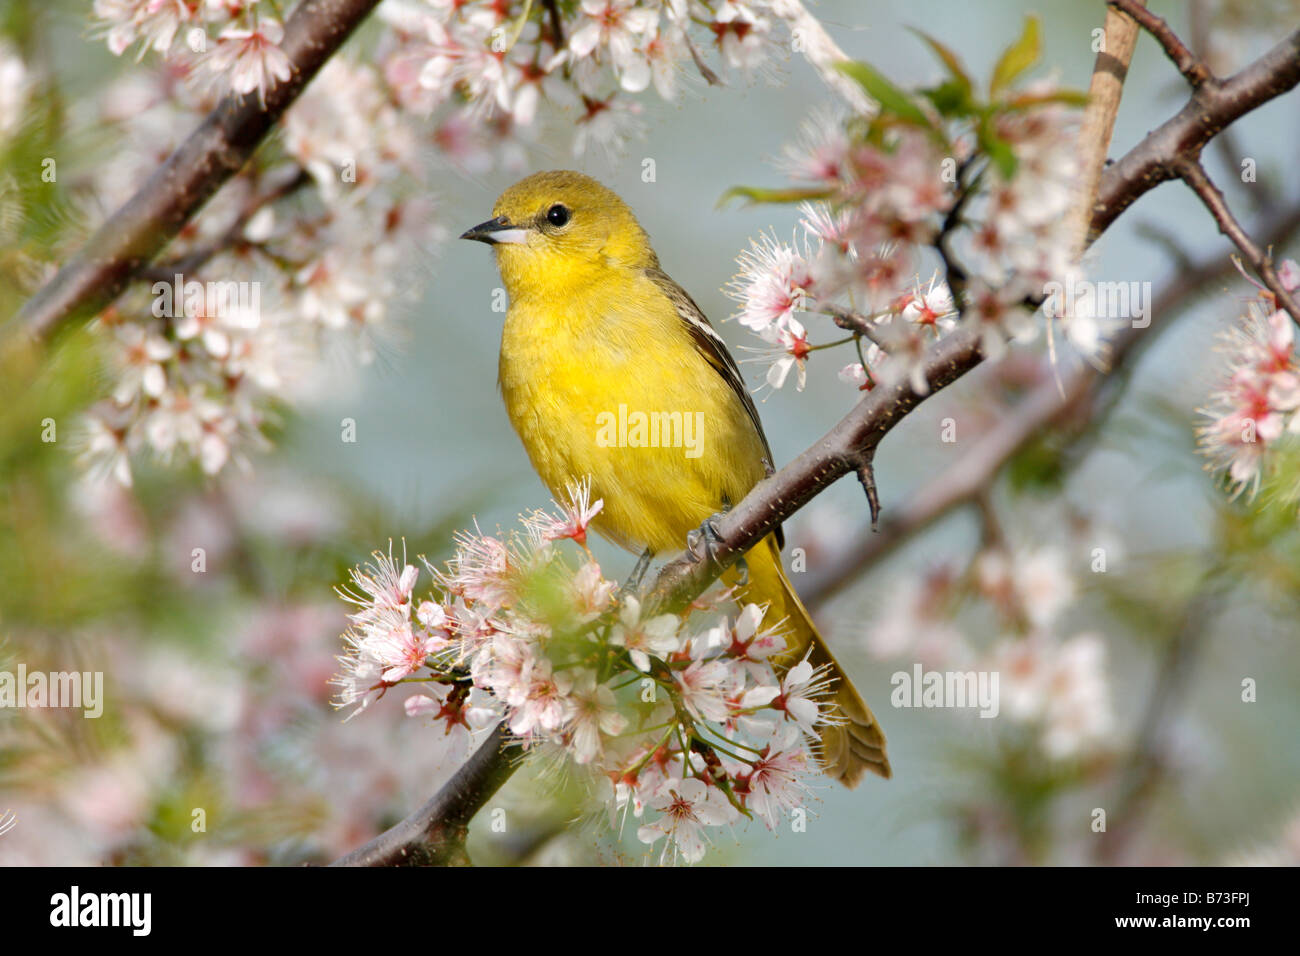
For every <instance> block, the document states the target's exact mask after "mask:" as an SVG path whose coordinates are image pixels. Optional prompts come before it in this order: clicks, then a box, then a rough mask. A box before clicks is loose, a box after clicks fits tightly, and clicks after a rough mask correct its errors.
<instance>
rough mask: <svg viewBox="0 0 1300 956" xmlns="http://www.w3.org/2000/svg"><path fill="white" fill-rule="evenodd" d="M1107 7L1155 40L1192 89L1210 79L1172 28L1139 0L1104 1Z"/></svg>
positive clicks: (1202, 65) (1201, 63) (1203, 67)
mask: <svg viewBox="0 0 1300 956" xmlns="http://www.w3.org/2000/svg"><path fill="white" fill-rule="evenodd" d="M1106 5H1107V6H1108V7H1113V8H1114V9H1116V10H1122V11H1123V12H1124V13H1125V14H1127V15H1128V16H1130V17H1132V18H1133V19H1134V20H1136V21H1137V23H1138V25H1139V26H1141V27H1142V29H1143V30H1146V31H1147V33H1149V34H1151V36H1152V37H1154V38H1155V41H1156V42H1157V43H1159V44H1160V45H1161V46H1162V47H1164V50H1165V54H1166V55H1167V56H1168V57H1169V59H1171V60H1173V62H1174V66H1176V67H1178V72H1179V73H1181V74H1183V76H1185V77H1186V78H1187V82H1188V83H1190V84H1191V86H1192V89H1196V88H1197V87H1198V86H1200V85H1201V84H1202V83H1204V82H1205V81H1206V80H1209V79H1212V78H1213V77H1212V75H1211V73H1210V69H1209V67H1207V66H1206V65H1205V63H1204V61H1202V60H1201V58H1200V57H1198V56H1197V55H1196V54H1195V53H1193V52H1192V51H1191V50H1189V49H1188V48H1187V44H1185V43H1183V41H1182V40H1180V39H1178V34H1176V33H1174V31H1173V28H1172V27H1170V26H1169V24H1168V23H1166V22H1165V21H1164V20H1163V19H1161V18H1160V17H1158V16H1156V15H1155V14H1154V13H1152V12H1151V11H1150V10H1148V9H1147V8H1146V6H1145V5H1144V4H1143V3H1142V2H1139V0H1106Z"/></svg>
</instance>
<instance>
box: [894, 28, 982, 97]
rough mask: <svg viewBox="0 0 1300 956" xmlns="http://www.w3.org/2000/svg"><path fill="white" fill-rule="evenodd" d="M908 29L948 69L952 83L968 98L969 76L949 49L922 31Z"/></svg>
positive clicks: (969, 89)
mask: <svg viewBox="0 0 1300 956" xmlns="http://www.w3.org/2000/svg"><path fill="white" fill-rule="evenodd" d="M908 29H909V30H911V31H912V32H913V33H915V34H916V35H917V36H918V37H920V38H921V41H922V42H923V43H925V45H926V46H928V47H929V48H930V49H931V50H933V51H934V55H935V56H937V57H938V58H939V59H940V61H942V63H943V65H944V66H946V67H947V68H948V76H949V77H951V79H952V82H953V83H954V84H956V85H957V86H959V87H961V88H962V89H964V90H965V92H966V95H967V96H968V97H969V96H970V92H971V80H970V74H969V73H967V72H966V68H965V67H964V66H962V62H961V60H960V59H959V58H958V57H957V54H956V53H954V52H953V51H952V50H951V49H950V48H948V47H946V46H944V45H943V44H942V43H940V42H939V41H938V40H936V39H935V38H934V37H932V36H930V34H928V33H926V32H925V31H924V30H918V29H916V27H908ZM945 85H946V84H945Z"/></svg>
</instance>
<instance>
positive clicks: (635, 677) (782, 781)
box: [335, 485, 836, 862]
mask: <svg viewBox="0 0 1300 956" xmlns="http://www.w3.org/2000/svg"><path fill="white" fill-rule="evenodd" d="M601 504H602V503H601V502H599V501H597V502H595V503H592V502H590V500H589V493H588V488H587V486H586V485H575V486H572V487H571V488H570V497H569V500H568V501H567V502H566V503H565V504H563V505H561V506H560V513H559V514H554V513H551V512H537V513H534V514H532V515H529V516H527V517H526V518H525V519H524V521H523V523H522V529H521V530H518V531H515V532H514V533H512V534H510V535H508V536H494V535H487V534H483V533H481V532H480V531H478V530H477V529H476V530H475V531H474V532H469V533H464V534H462V535H461V536H460V538H459V541H458V548H457V550H456V553H455V555H454V557H453V558H452V559H451V560H450V561H449V562H447V564H446V565H445V566H442V567H436V568H435V567H433V566H429V565H427V563H426V567H427V569H428V571H429V572H430V574H431V575H432V578H433V582H434V587H435V591H434V593H432V594H431V595H430V596H429V597H428V598H426V599H423V600H419V599H417V597H416V586H417V583H418V579H419V576H420V571H419V569H418V568H416V567H415V566H414V565H410V564H406V563H405V562H404V561H402V562H399V561H396V560H394V559H393V557H392V555H391V549H390V553H389V554H383V553H379V552H377V553H376V554H375V555H374V559H373V561H372V562H371V563H370V564H368V565H366V566H365V567H363V568H358V569H355V570H354V571H353V573H352V583H351V586H350V587H349V589H347V590H345V591H343V592H341V593H343V594H344V596H345V597H346V598H347V599H348V600H350V601H351V602H352V603H353V604H355V605H356V606H357V610H356V611H355V612H354V613H352V614H351V615H350V620H351V622H352V626H351V628H350V629H349V631H348V633H347V634H346V635H345V636H344V638H345V642H346V645H347V653H346V654H345V655H344V656H343V657H342V658H341V662H342V668H341V672H340V674H339V675H338V677H337V678H336V680H335V683H336V686H337V687H338V691H339V692H338V698H337V702H338V704H339V706H341V707H350V708H352V709H353V712H354V713H356V712H359V711H361V710H364V709H366V708H367V707H369V706H370V705H371V704H372V703H373V702H374V701H376V700H378V699H379V698H381V697H383V696H385V695H386V694H387V693H388V692H389V691H390V690H392V689H393V688H394V687H397V686H399V685H410V686H411V687H412V688H413V689H416V690H418V691H419V693H416V694H413V695H412V696H410V697H408V698H407V699H406V701H405V702H404V706H405V709H406V713H407V714H409V715H410V716H412V717H416V718H419V719H424V720H429V721H431V722H432V723H434V724H435V725H436V726H438V727H439V728H440V730H441V732H442V733H443V734H445V735H455V736H458V737H461V738H465V739H469V738H470V737H471V736H472V735H473V734H474V733H475V732H476V731H479V730H481V729H482V728H484V727H486V726H488V725H490V724H492V723H495V722H497V721H504V722H505V725H506V727H508V729H509V732H510V734H511V735H512V736H513V737H514V738H515V739H517V740H518V741H520V742H522V744H523V745H524V746H525V748H527V749H528V750H537V751H541V752H545V753H548V754H551V755H552V756H556V757H560V758H562V760H563V763H564V766H567V767H570V768H572V769H573V770H574V771H575V772H582V773H584V774H586V775H587V776H588V777H589V779H590V780H591V781H592V782H593V783H596V784H598V785H599V789H600V791H601V792H603V793H604V794H605V798H606V801H607V803H608V806H609V809H610V813H611V816H612V817H613V818H615V819H617V818H618V817H619V816H620V815H621V817H622V819H623V820H626V818H627V817H628V816H629V815H630V816H632V817H633V818H634V819H636V820H637V821H639V825H638V828H637V836H638V837H639V839H640V840H641V841H642V842H644V843H647V844H654V843H657V842H658V841H659V840H660V839H665V838H666V839H665V842H664V845H663V849H662V850H661V852H660V857H659V858H660V861H661V862H662V861H665V860H669V859H681V860H684V861H687V862H696V861H698V860H700V859H701V858H702V857H703V856H704V853H705V850H706V846H707V844H708V842H709V841H710V834H711V833H714V832H716V828H719V827H726V826H728V825H730V824H733V823H736V822H738V821H739V820H740V819H741V818H742V817H752V816H754V815H757V816H758V817H759V818H761V819H762V820H763V822H764V823H766V824H767V826H768V827H769V828H772V829H776V828H777V827H778V826H779V825H780V823H781V821H782V820H783V819H784V818H785V817H786V816H787V815H788V814H789V812H790V811H791V810H793V809H794V808H796V807H798V806H800V805H801V804H802V802H803V801H804V799H805V798H806V797H807V795H808V794H809V792H810V791H809V787H808V782H807V780H808V778H809V777H810V776H811V775H814V774H816V773H817V772H818V770H819V764H818V759H817V756H816V753H815V751H816V741H817V735H818V732H819V728H820V727H821V726H822V725H824V724H826V723H828V722H830V721H833V720H835V719H836V717H835V716H834V715H833V714H832V713H831V711H830V709H829V706H828V704H827V703H826V702H825V699H824V698H825V696H826V694H827V692H828V690H829V686H828V684H829V678H828V676H827V674H826V673H825V671H824V669H822V668H815V667H813V666H812V665H811V664H810V663H808V662H807V661H806V660H803V661H797V662H792V661H790V660H788V652H787V645H786V638H785V637H784V635H783V634H782V632H781V631H780V629H779V628H778V627H777V626H765V622H764V611H765V609H764V608H763V607H760V606H758V605H755V604H748V605H745V606H744V607H743V609H741V610H740V612H739V614H738V615H736V616H735V617H734V619H733V618H730V617H725V616H724V617H722V618H721V619H717V618H711V620H713V621H716V623H712V625H711V626H708V627H703V628H700V627H692V626H691V625H690V622H689V620H688V618H686V617H683V616H679V615H675V614H667V613H663V614H653V613H650V612H649V611H647V610H646V609H645V608H643V607H642V605H641V604H640V602H639V601H638V599H637V597H636V596H635V595H634V594H631V593H625V592H623V591H622V590H621V589H620V588H619V587H618V585H616V584H615V583H614V582H613V581H610V580H608V579H606V578H605V576H604V575H603V574H602V573H601V569H600V567H599V565H598V564H597V563H596V561H595V560H594V559H593V558H592V556H591V555H590V553H589V552H587V551H586V549H585V546H582V545H579V547H580V548H581V550H580V552H579V553H580V554H581V559H580V563H578V565H577V566H576V567H574V566H573V565H572V564H571V562H570V561H569V560H568V559H567V557H566V556H565V554H564V553H563V552H562V550H561V549H560V548H559V547H558V546H557V542H558V541H560V540H563V539H570V540H573V541H575V542H581V541H583V540H585V536H586V532H587V526H588V523H589V522H590V520H591V518H592V517H593V516H594V515H595V514H596V513H598V512H599V510H600V508H601ZM727 596H728V595H726V594H724V595H722V596H721V597H720V598H718V599H717V600H721V599H724V598H726V597H727ZM717 600H715V599H714V598H712V597H710V598H709V599H707V600H705V601H702V602H698V603H697V606H698V607H699V608H700V609H711V608H713V607H715V606H716V603H717ZM783 655H785V656H783Z"/></svg>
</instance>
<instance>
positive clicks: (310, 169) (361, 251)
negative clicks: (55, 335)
mask: <svg viewBox="0 0 1300 956" xmlns="http://www.w3.org/2000/svg"><path fill="white" fill-rule="evenodd" d="M210 107H211V97H210V94H207V93H202V92H200V93H192V92H187V91H186V90H185V88H184V87H183V86H180V87H178V86H177V77H176V76H174V75H172V73H171V72H169V71H164V72H161V73H158V74H153V75H146V76H129V77H127V78H124V79H122V80H120V81H118V82H116V83H114V84H113V85H111V86H110V87H109V88H108V89H107V90H106V92H105V94H104V95H103V97H102V98H101V100H100V102H99V104H98V112H99V115H100V118H101V121H107V122H109V123H112V124H114V125H115V126H116V127H117V128H118V130H119V132H120V134H121V137H122V140H123V142H125V143H127V144H128V149H127V150H125V151H124V161H123V162H120V163H112V164H106V165H105V166H104V167H103V168H102V170H101V171H100V173H99V175H98V178H97V180H96V182H95V184H94V185H95V194H96V197H97V198H98V200H99V203H100V205H101V206H103V207H105V208H111V207H112V206H115V205H118V204H119V203H121V202H123V201H125V199H126V198H127V197H128V196H129V195H130V194H131V192H133V191H134V189H135V188H137V187H138V185H139V183H140V182H141V181H142V180H143V179H144V178H145V177H146V176H147V175H148V174H149V173H150V172H152V169H153V166H154V164H155V163H157V162H158V161H160V159H161V158H162V157H164V156H165V155H166V154H167V152H168V150H169V149H170V147H171V145H173V144H172V143H171V142H170V141H169V140H167V139H166V138H165V137H166V135H168V134H171V135H177V134H181V133H183V131H185V130H188V129H189V128H190V127H191V126H192V125H197V123H198V122H199V120H200V118H201V117H202V115H204V113H205V112H206V111H207V110H208V109H209V108H210ZM130 144H139V146H140V148H139V149H134V148H130ZM145 144H151V145H150V146H146V145H145ZM159 146H161V147H163V148H161V149H160V148H159ZM418 155H419V137H418V135H417V133H416V131H415V129H414V124H413V123H412V121H411V120H410V119H409V118H408V117H407V116H406V115H405V114H404V113H403V112H402V111H401V110H399V109H398V108H397V107H395V106H394V105H392V103H391V102H390V101H389V98H388V96H387V93H386V91H385V89H384V86H383V82H382V79H381V78H380V76H379V75H378V73H377V71H376V70H375V69H373V68H372V67H370V66H367V65H365V64H362V63H354V62H351V61H349V60H347V59H345V58H342V57H335V58H334V59H333V60H331V61H330V63H328V64H327V65H326V66H325V67H324V68H323V69H322V70H321V72H320V74H319V75H318V76H317V78H316V81H315V83H313V85H312V86H311V87H310V88H309V89H308V90H307V91H306V92H305V93H304V94H303V96H302V98H301V99H300V101H299V102H298V103H297V104H296V106H295V109H294V110H293V111H292V112H290V113H289V115H288V116H287V117H286V120H285V124H284V136H283V139H282V141H281V142H279V143H278V144H277V148H276V149H274V150H270V151H267V152H266V153H265V154H264V158H263V159H262V160H261V161H260V162H259V163H257V164H256V165H254V166H252V167H250V168H249V169H247V170H245V171H244V172H243V173H241V175H240V176H238V177H237V178H236V179H234V180H233V181H232V182H231V183H230V184H228V185H227V187H226V188H225V189H223V190H222V191H221V192H220V193H219V194H218V196H217V197H215V199H214V200H213V202H212V203H211V204H210V205H209V207H208V209H207V210H205V213H204V215H203V216H202V217H200V218H199V219H198V220H197V221H196V222H195V223H194V224H193V225H192V226H190V227H187V229H186V230H185V231H184V232H183V233H182V234H181V236H180V237H179V238H178V239H177V240H176V241H175V242H174V243H173V244H172V245H171V247H170V248H169V258H168V259H167V260H165V261H164V262H161V263H159V264H158V265H157V266H156V267H155V268H154V269H153V270H152V271H151V273H150V274H149V276H148V277H147V279H146V281H145V282H143V283H140V284H138V285H136V286H135V287H133V288H132V289H131V290H129V291H128V292H127V293H126V294H125V295H124V296H123V297H122V298H121V299H119V300H118V302H117V303H115V305H114V306H113V307H112V308H110V309H109V310H107V311H106V312H104V313H102V314H101V315H100V317H99V319H98V320H97V322H96V323H95V325H94V328H95V331H96V332H97V333H98V334H99V335H100V336H102V338H103V340H104V342H105V345H106V353H107V356H108V361H109V362H110V364H111V371H110V374H111V377H112V380H113V383H114V385H113V388H112V390H111V393H110V394H109V395H108V396H107V397H106V398H105V399H104V400H103V401H102V402H100V403H99V405H98V406H96V407H95V408H94V409H92V410H91V411H90V413H89V415H88V416H87V421H86V428H85V433H86V435H85V441H84V455H83V458H84V461H85V462H86V463H87V465H88V467H90V468H91V469H93V470H103V471H107V472H108V473H111V474H112V475H114V476H115V477H116V478H117V479H118V480H119V481H121V482H122V483H124V484H128V483H130V481H131V475H132V465H131V461H132V459H133V458H134V457H136V456H138V455H139V454H141V453H145V452H148V453H151V454H152V455H153V456H154V457H156V458H158V459H160V460H162V461H170V460H172V459H173V458H177V457H179V458H182V459H184V460H193V461H195V462H197V463H198V464H199V465H200V467H201V469H202V470H203V472H205V473H206V474H209V475H211V474H216V473H217V472H219V471H221V470H222V469H223V468H225V467H226V465H227V464H228V463H230V462H232V461H233V462H244V461H246V460H247V456H246V452H247V451H248V450H249V449H252V448H256V447H258V446H259V445H261V444H263V443H264V439H263V429H264V428H265V426H266V424H267V422H268V417H269V415H270V414H271V413H272V411H273V409H274V406H275V404H276V403H277V402H281V401H293V400H299V399H302V398H304V397H307V396H309V395H311V394H312V392H313V389H316V390H319V388H320V384H321V377H320V369H321V367H322V365H323V362H322V360H323V358H324V356H325V355H326V353H327V352H328V351H329V350H330V349H331V348H334V347H339V346H341V345H346V347H347V350H348V351H349V353H351V354H352V355H354V356H356V357H357V358H358V359H359V360H360V361H361V362H363V363H364V362H366V361H369V360H370V358H371V357H372V356H373V354H374V349H375V342H376V339H377V338H381V337H382V335H383V334H384V329H385V327H386V320H387V318H388V315H389V311H390V307H391V305H392V304H393V302H394V301H395V300H397V299H398V298H399V297H400V296H401V295H403V294H405V293H407V292H410V291H411V290H408V289H404V288H401V287H399V285H398V284H397V283H398V277H399V276H401V275H402V274H403V272H404V271H405V270H404V268H403V265H404V263H409V262H411V261H414V260H415V258H416V257H418V256H421V255H424V254H427V253H428V249H429V247H430V246H431V244H432V243H433V242H434V241H435V240H436V239H437V238H438V237H439V236H440V235H441V233H442V230H441V228H440V227H439V225H438V223H437V221H436V219H434V218H433V217H432V216H431V214H430V209H429V202H428V201H427V200H426V199H425V198H423V197H422V195H421V190H420V188H419V183H420V178H421V168H420V165H419V163H418V161H417V157H418ZM132 160H134V161H132Z"/></svg>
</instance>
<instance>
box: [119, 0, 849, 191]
mask: <svg viewBox="0 0 1300 956" xmlns="http://www.w3.org/2000/svg"><path fill="white" fill-rule="evenodd" d="M278 11H279V7H277V6H275V5H274V4H272V3H270V2H269V0H96V2H95V16H96V18H97V20H98V21H99V23H100V24H101V25H102V26H103V28H104V34H105V37H106V40H107V43H108V47H109V49H110V50H111V51H112V52H113V53H114V54H118V55H120V54H123V53H125V52H126V51H127V50H129V49H130V48H132V47H137V48H138V49H139V51H140V55H141V56H143V55H144V53H145V52H147V51H153V52H155V53H157V54H159V55H160V56H161V57H163V58H166V59H169V60H174V61H181V62H190V63H193V64H194V65H195V67H196V69H195V71H194V73H195V77H196V78H197V79H199V80H201V81H203V82H206V83H208V84H210V85H215V86H214V88H216V89H218V90H219V91H220V92H233V93H236V94H239V95H255V96H258V97H260V98H262V99H263V100H265V97H266V95H267V93H268V92H269V91H270V90H272V89H274V88H275V87H276V86H277V85H278V84H280V83H283V82H284V81H286V80H287V79H289V77H290V76H291V75H292V71H293V64H292V61H291V60H290V58H289V56H288V55H287V54H286V52H285V50H284V46H283V41H284V34H285V30H284V26H283V25H282V23H281V21H280V19H278V15H279V14H278ZM379 17H380V18H381V20H382V21H383V23H384V25H385V30H384V31H383V34H382V36H381V38H380V40H379V42H378V47H377V63H378V64H379V68H380V71H381V73H382V74H383V76H384V78H385V80H386V82H387V83H388V84H389V85H390V86H391V88H392V90H393V92H394V95H395V97H396V100H397V102H399V103H401V104H402V106H403V107H405V108H409V109H411V110H413V111H415V112H417V113H419V114H420V115H422V116H428V115H429V114H431V113H433V112H434V111H435V110H440V115H439V119H438V123H439V126H440V134H441V136H442V139H443V142H444V144H445V145H447V146H448V147H449V152H451V153H453V155H455V156H456V158H458V159H459V160H461V161H463V162H465V163H466V164H467V165H470V164H473V163H474V162H476V161H478V160H480V159H487V160H488V161H489V162H490V161H491V160H490V157H488V156H486V155H485V153H487V152H488V150H487V149H486V147H488V146H489V145H491V144H492V143H493V141H494V140H500V139H501V138H502V137H506V138H514V137H515V136H516V135H517V134H518V132H519V131H521V130H526V129H528V128H529V127H531V126H533V124H534V122H535V120H536V119H537V115H538V106H539V104H540V103H542V102H543V101H547V102H549V103H550V104H551V105H552V106H553V107H554V108H555V109H556V110H557V111H558V112H567V113H568V114H570V116H571V117H572V119H573V121H574V123H575V125H576V138H575V144H574V145H575V149H576V151H577V152H579V153H582V152H583V151H584V150H585V149H586V148H587V147H588V146H590V145H594V146H598V147H601V148H606V149H617V148H618V147H619V145H620V144H621V143H623V142H624V141H625V140H626V138H627V137H628V136H629V135H630V134H631V133H633V132H635V131H636V129H637V127H638V124H639V120H638V114H639V112H640V108H639V106H638V104H637V103H636V101H635V100H633V99H629V98H628V96H629V95H635V94H639V93H642V92H644V91H646V90H648V89H650V88H652V87H653V89H654V91H655V92H656V93H657V94H658V95H659V96H660V97H662V98H663V99H665V100H673V99H675V98H676V97H677V95H678V93H679V91H680V89H681V88H682V86H683V82H684V80H685V78H686V76H688V75H689V74H692V73H696V74H698V75H699V76H700V78H701V79H702V80H705V81H707V82H710V83H713V82H718V81H719V76H718V72H717V71H721V72H722V73H728V72H730V73H733V74H737V75H740V76H746V77H747V76H752V75H754V74H755V73H756V72H758V71H760V70H761V69H762V68H763V67H764V66H765V65H766V64H767V63H768V62H769V61H770V60H772V59H773V58H774V55H776V54H778V53H781V52H783V51H782V42H781V41H779V40H778V39H777V36H776V25H777V24H778V23H781V22H784V23H785V24H786V25H787V26H788V28H789V29H790V31H791V32H792V33H793V32H794V31H796V30H797V31H799V34H800V36H801V38H802V39H801V42H800V43H798V44H793V46H795V47H796V48H798V49H802V50H805V52H806V53H807V55H808V57H809V58H810V59H812V60H814V63H815V65H817V63H818V60H819V59H821V58H824V55H825V47H826V44H827V42H829V41H828V38H826V37H825V36H824V31H821V30H820V27H817V26H816V25H815V21H812V19H811V17H810V16H809V15H808V13H807V11H806V10H805V9H804V7H803V5H802V4H801V3H799V2H798V0H744V2H742V0H710V2H700V0H580V2H578V3H562V4H543V3H532V2H527V0H505V2H501V0H388V2H386V3H384V4H383V5H382V6H381V7H380V9H379ZM810 23H811V25H812V26H813V29H810ZM709 47H712V48H713V49H714V50H715V51H716V56H715V57H713V59H714V60H716V62H715V63H714V65H713V66H710V65H709V64H708V62H707V60H706V56H705V53H706V52H707V51H708V49H709ZM715 68H716V70H715ZM442 108H445V109H442ZM496 145H497V146H498V147H499V146H500V143H499V142H497V144H496Z"/></svg>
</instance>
